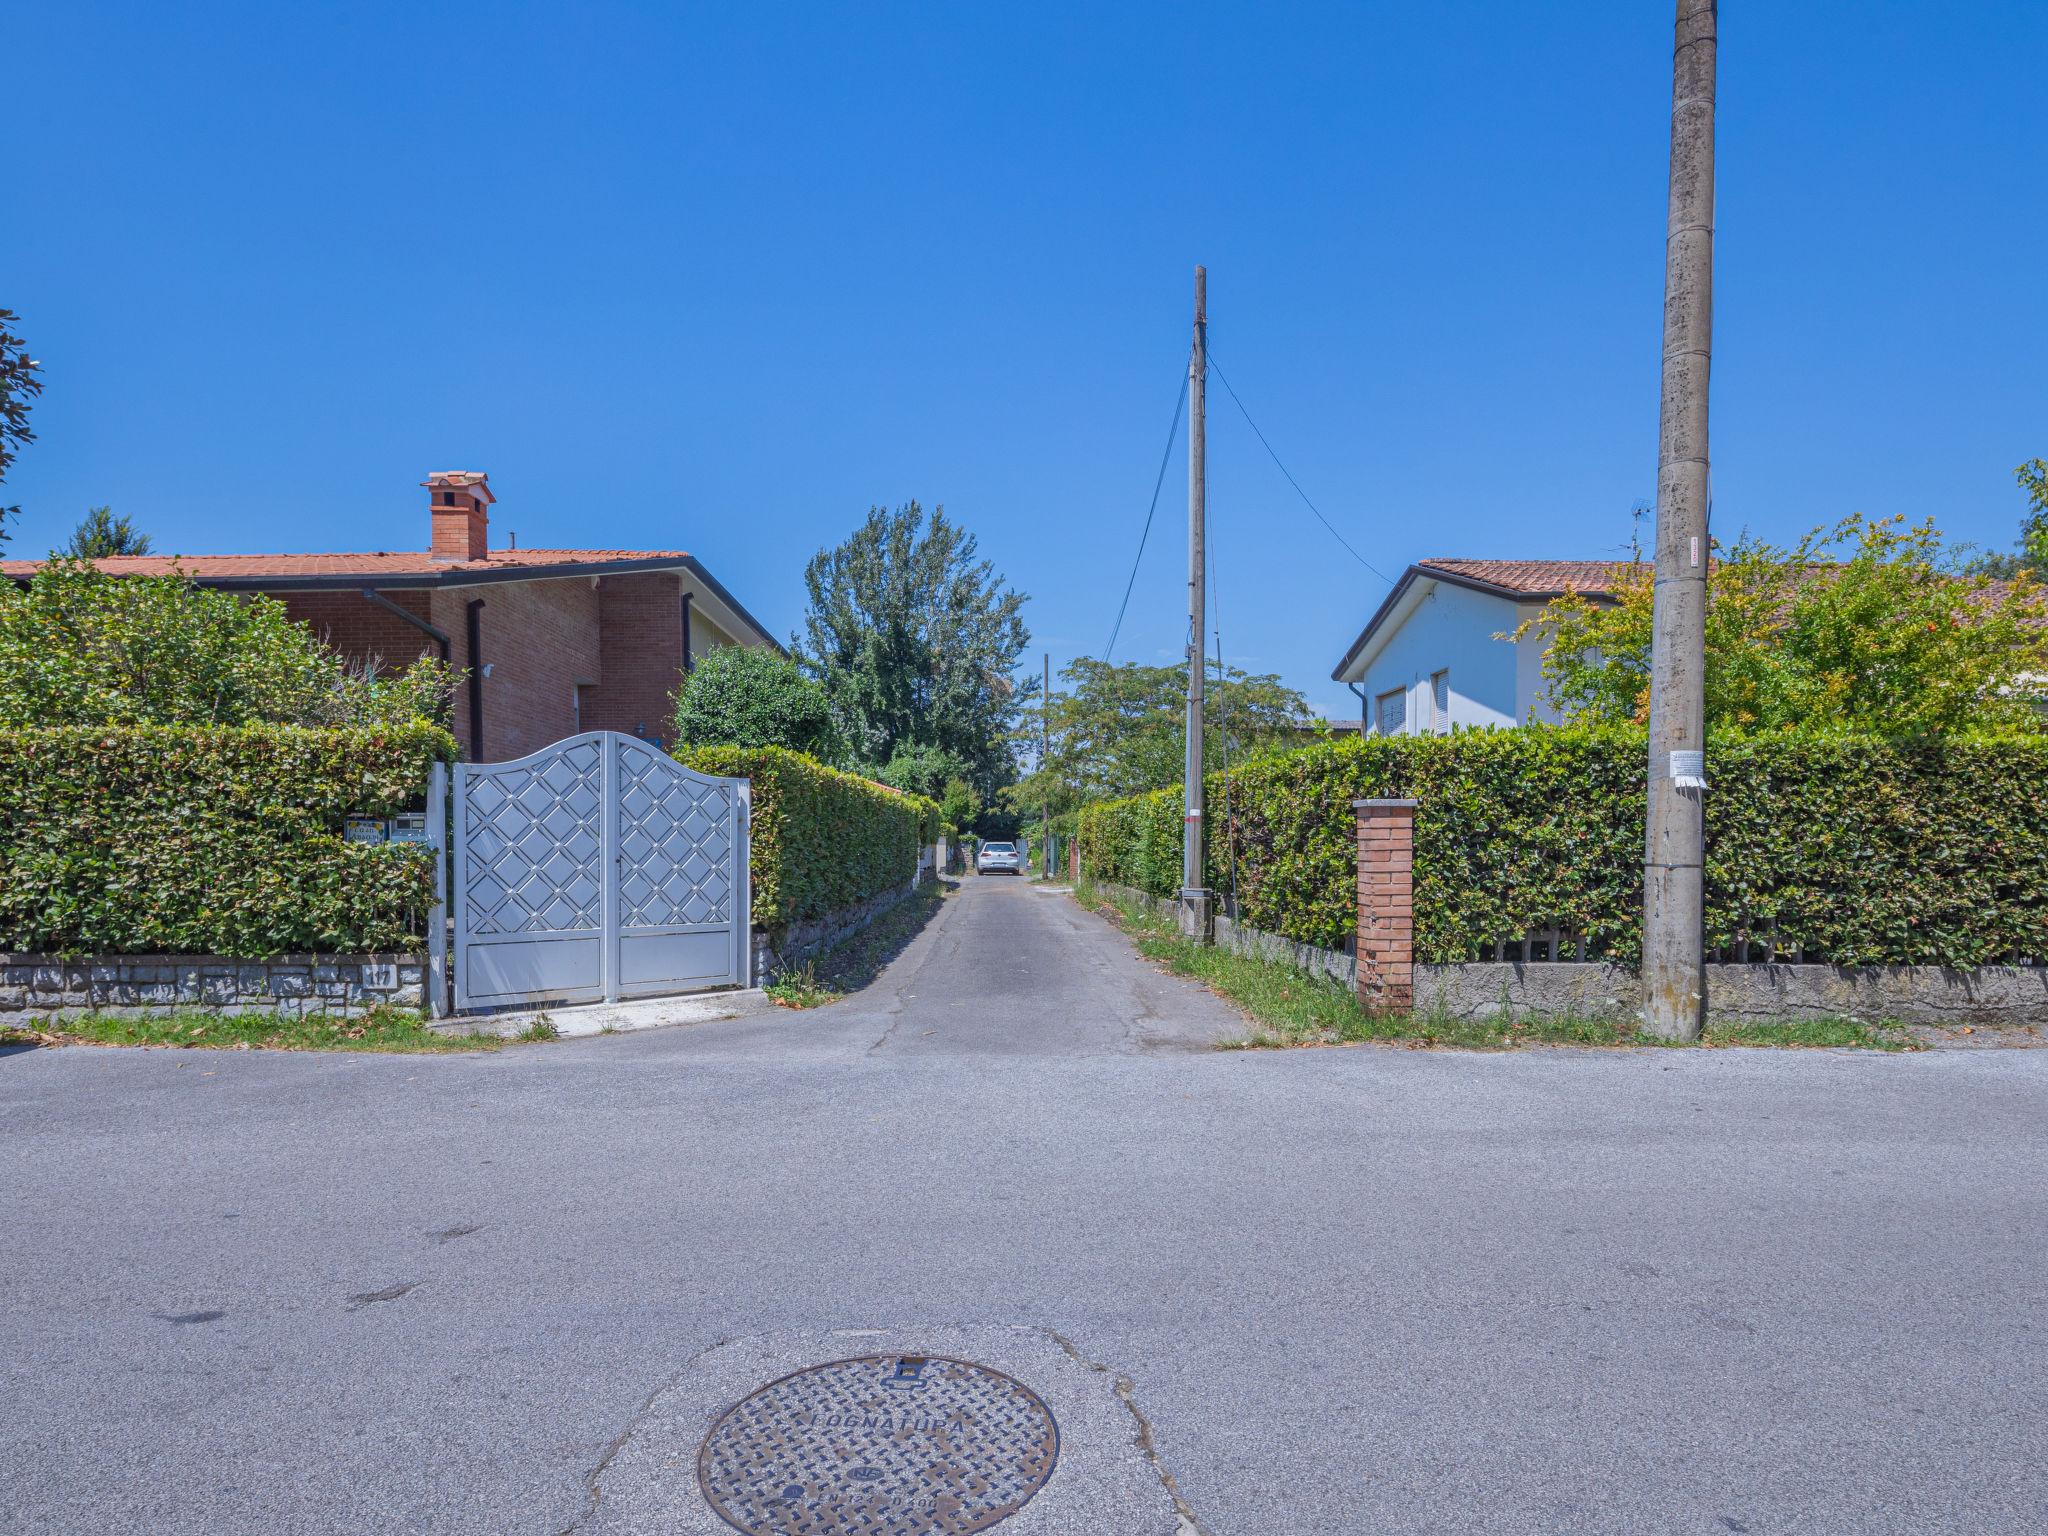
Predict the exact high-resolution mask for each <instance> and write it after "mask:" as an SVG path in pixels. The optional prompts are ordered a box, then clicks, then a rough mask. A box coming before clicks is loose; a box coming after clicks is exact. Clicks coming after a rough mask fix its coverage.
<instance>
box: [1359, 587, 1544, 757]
mask: <svg viewBox="0 0 2048 1536" xmlns="http://www.w3.org/2000/svg"><path fill="white" fill-rule="evenodd" d="M1528 611H1529V612H1531V613H1533V612H1535V611H1536V608H1535V607H1533V606H1531V607H1529V608H1528ZM1523 617H1524V614H1523V611H1522V608H1521V607H1518V606H1517V604H1516V603H1515V602H1514V601H1513V600H1512V599H1510V598H1505V597H1497V596H1495V595H1493V594H1492V593H1490V592H1474V591H1472V590H1471V589H1469V588H1467V587H1454V586H1451V585H1449V584H1448V583H1445V582H1432V583H1430V591H1429V593H1428V595H1427V596H1425V597H1424V598H1422V600H1421V601H1420V602H1419V603H1418V604H1417V605H1416V606H1415V609H1414V611H1413V612H1412V613H1410V614H1409V616H1408V617H1407V619H1406V620H1405V621H1403V622H1402V623H1401V624H1399V626H1398V627H1396V628H1395V630H1394V632H1393V633H1392V634H1391V635H1387V634H1382V635H1381V636H1380V637H1378V638H1379V639H1380V641H1381V644H1380V646H1379V650H1378V654H1377V655H1375V656H1374V657H1373V659H1372V661H1371V663H1370V664H1369V665H1368V666H1367V667H1366V669H1365V674H1364V676H1363V678H1362V679H1361V680H1360V681H1361V686H1363V687H1364V689H1365V703H1366V709H1367V710H1368V711H1369V712H1370V713H1369V714H1368V719H1369V720H1370V722H1371V724H1372V728H1373V729H1374V730H1378V728H1379V696H1380V695H1381V694H1382V693H1386V692H1388V691H1390V690H1392V689H1396V688H1400V689H1404V690H1405V691H1406V693H1407V696H1408V710H1407V720H1408V723H1407V727H1406V728H1407V731H1408V732H1409V733H1410V734H1415V733H1419V732H1424V731H1427V730H1429V728H1430V719H1431V715H1430V697H1429V679H1430V675H1431V674H1432V673H1434V672H1437V671H1440V670H1442V669H1444V668H1446V667H1448V668H1449V669H1450V674H1451V677H1450V694H1451V697H1450V724H1452V725H1454V726H1484V725H1501V726H1507V725H1520V724H1521V723H1522V722H1523V721H1524V720H1526V719H1527V718H1528V711H1529V708H1530V706H1531V705H1532V704H1533V702H1534V698H1535V695H1536V693H1537V692H1540V689H1541V683H1542V674H1541V670H1540V659H1541V656H1542V646H1541V644H1540V643H1538V644H1536V646H1535V649H1534V653H1533V655H1534V658H1535V660H1534V661H1533V662H1532V661H1531V660H1530V659H1529V658H1530V644H1531V642H1529V641H1524V642H1522V643H1521V644H1519V645H1518V644H1516V643H1514V642H1512V641H1508V640H1496V639H1495V638H1494V636H1496V635H1501V634H1508V633H1511V632H1512V631H1513V630H1514V628H1515V626H1516V625H1517V624H1519V623H1521V621H1522V618H1523ZM1532 665H1535V666H1536V667H1537V670H1536V672H1535V685H1534V687H1530V686H1529V684H1528V678H1527V675H1526V674H1527V673H1528V670H1529V668H1530V667H1531V666H1532Z"/></svg>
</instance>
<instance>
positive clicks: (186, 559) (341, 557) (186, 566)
mask: <svg viewBox="0 0 2048 1536" xmlns="http://www.w3.org/2000/svg"><path fill="white" fill-rule="evenodd" d="M686 558H688V557H687V556H686V555H685V554H684V552H683V551H681V550H679V549H494V550H492V551H491V556H490V558H489V559H488V560H436V559H434V557H433V556H431V555H429V554H428V553H427V552H426V551H425V550H422V549H406V550H371V551H368V552H366V553H362V554H301V555H113V556H109V557H108V558H107V559H104V560H101V561H98V562H96V563H97V564H98V566H99V568H100V569H101V570H103V571H105V572H107V573H108V574H109V575H114V576H167V575H169V574H170V573H171V572H172V571H179V572H182V573H183V574H185V575H187V576H190V577H192V578H193V579H195V580H198V581H205V580H208V579H226V578H240V579H243V580H249V579H260V578H264V577H274V578H276V579H277V580H279V581H289V580H291V579H292V578H294V577H329V578H332V577H336V576H366V577H377V576H431V575H436V574H439V573H441V572H444V571H445V572H458V571H460V572H471V571H513V570H531V571H535V572H541V571H545V570H546V569H547V567H549V566H552V565H609V564H613V563H623V562H627V561H636V560H682V559H686ZM43 564H44V562H43V561H41V560H0V576H10V577H14V576H33V575H34V574H35V573H36V572H37V571H39V570H41V569H42V568H43Z"/></svg>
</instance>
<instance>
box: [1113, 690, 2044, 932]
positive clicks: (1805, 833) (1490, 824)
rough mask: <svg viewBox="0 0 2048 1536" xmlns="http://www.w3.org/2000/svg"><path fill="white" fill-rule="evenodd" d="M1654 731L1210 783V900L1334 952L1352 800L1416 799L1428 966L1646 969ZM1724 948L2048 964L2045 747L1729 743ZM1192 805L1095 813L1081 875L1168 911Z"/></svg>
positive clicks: (1322, 753)
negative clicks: (1514, 963) (1520, 948)
mask: <svg viewBox="0 0 2048 1536" xmlns="http://www.w3.org/2000/svg"><path fill="white" fill-rule="evenodd" d="M1647 756H1648V754H1647V750H1646V744H1645V740H1644V737H1643V734H1642V732H1641V731H1639V730H1619V731H1580V730H1543V729H1526V730H1515V731H1472V732H1459V733H1457V734H1455V735H1450V736H1413V737H1392V738H1385V737H1381V738H1371V739H1367V740H1363V741H1361V740H1359V739H1357V738H1355V737H1353V738H1347V739H1346V740H1344V741H1341V742H1333V743H1329V744H1326V745H1320V746H1315V747H1309V748H1305V749H1304V750H1302V751H1299V752H1294V753H1290V754H1287V755H1285V756H1281V757H1271V758H1265V759H1261V760H1258V761H1255V762H1252V763H1249V764H1246V765H1244V766H1242V767H1239V768H1236V769H1234V771H1233V772H1232V774H1231V780H1230V785H1229V803H1228V822H1227V825H1228V827H1229V829H1230V832H1231V836H1230V837H1229V838H1228V839H1227V840H1226V839H1225V837H1224V836H1223V835H1222V829H1223V828H1224V827H1225V826H1226V820H1225V798H1224V795H1225V789H1224V784H1223V779H1222V776H1221V775H1220V774H1217V775H1212V776H1211V777H1210V778H1209V779H1208V780H1207V781H1206V789H1207V795H1208V801H1207V805H1208V811H1209V818H1210V820H1209V826H1210V845H1209V847H1208V849H1207V856H1208V857H1207V864H1208V876H1207V879H1208V883H1209V885H1210V886H1211V887H1212V888H1214V889H1227V888H1228V887H1229V885H1230V863H1231V861H1230V850H1231V848H1232V847H1234V849H1235V854H1236V888H1237V892H1238V898H1239V903H1240V910H1241V912H1242V914H1243V917H1244V919H1245V921H1246V922H1248V923H1250V924H1251V925H1252V926H1254V927H1258V928H1263V929H1267V930H1269V931H1272V932H1275V933H1282V934H1285V935H1287V936H1288V937H1289V938H1293V939H1297V940H1300V941H1301V942H1303V943H1307V944H1316V945H1321V946H1324V947H1328V948H1336V947H1338V946H1340V945H1341V944H1342V943H1343V941H1344V940H1345V939H1346V938H1347V937H1348V936H1349V935H1350V934H1351V932H1352V929H1353V924H1354V921H1355V918H1354V906H1355V902H1356V896H1355V889H1356V888H1355V879H1356V872H1355V868H1354V859H1355V856H1356V852H1355V850H1356V839H1355V835H1354V828H1355V820H1354V812H1353V811H1352V809H1351V801H1352V800H1354V799H1360V798H1367V797H1372V796H1403V797H1413V798H1415V799H1416V800H1418V801H1420V805H1419V807H1418V809H1417V812H1416V827H1415V840H1416V848H1415V885H1416V890H1415V939H1416V957H1417V958H1418V959H1420V960H1424V961H1432V962H1457V961H1461V960H1468V959H1472V958H1475V957H1480V956H1484V955H1488V954H1490V953H1491V952H1492V946H1493V945H1494V944H1496V943H1499V942H1503V941H1508V942H1513V941H1517V940H1519V939H1521V938H1522V937H1523V936H1525V935H1528V934H1533V933H1539V932H1541V931H1543V930H1544V929H1546V928H1549V927H1552V926H1555V927H1557V928H1559V929H1561V930H1563V931H1564V932H1566V933H1571V934H1577V935H1583V936H1584V938H1585V940H1586V946H1587V953H1588V955H1589V957H1597V958H1605V959H1613V960H1617V961H1620V962H1622V963H1624V964H1629V965H1633V964H1635V963H1636V962H1637V960H1638V959H1639V958H1640V956H1641V946H1642V931H1641V926H1642V859H1643V817H1644V781H1645V770H1646V761H1647ZM1707 777H1708V779H1709V781H1710V783H1711V785H1712V787H1711V788H1710V789H1709V790H1708V791H1707V801H1706V804H1707V893H1706V921H1707V941H1708V944H1709V946H1710V947H1711V948H1713V949H1715V950H1720V949H1722V948H1723V947H1732V946H1734V945H1735V944H1736V943H1737V942H1738V941H1740V940H1744V939H1747V940H1748V941H1749V942H1750V945H1751V948H1750V952H1749V957H1750V958H1753V959H1754V958H1761V948H1762V946H1763V945H1764V943H1765V942H1767V941H1768V942H1771V943H1774V945H1775V949H1776V952H1777V953H1780V954H1785V955H1790V954H1793V953H1795V952H1796V953H1799V954H1801V955H1803V957H1804V958H1805V959H1808V960H1828V961H1833V962H1835V963H1838V964H1845V965H1847V964H1882V963H1913V964H1923V965H1924V964H1944V965H1957V966H1971V965H1983V964H1992V963H1997V962H2000V961H2005V960H2010V959H2013V958H2015V957H2018V958H2022V959H2027V960H2033V961H2044V960H2048V741H2043V740H2042V739H2040V738H2036V737H2013V738H2004V737H1999V738H1972V737H1961V738H1945V739H1930V740H1917V741H1901V742H1879V741H1854V740H1842V739H1839V738H1835V739H1826V740H1822V739H1813V738H1806V737H1797V736H1757V737H1737V738H1731V739H1725V740H1717V741H1715V742H1714V743H1713V744H1712V746H1711V750H1710V751H1709V753H1708V756H1707ZM1180 819H1181V802H1180V790H1179V788H1178V787H1175V788H1174V789H1171V790H1166V791H1161V792H1159V793H1157V794H1152V795H1143V796H1139V797H1137V798H1135V799H1132V800H1123V801H1115V802H1111V803H1108V804H1104V805H1097V806H1092V807H1089V808H1088V809H1087V810H1086V811H1085V812H1084V813H1083V817H1082V827H1081V848H1082V863H1083V868H1084V869H1085V870H1086V871H1087V872H1088V873H1089V874H1090V875H1092V876H1093V877H1095V878H1097V879H1102V880H1109V881H1114V882H1116V883H1118V884H1123V885H1130V886H1135V887H1137V888H1138V889H1140V890H1145V891H1150V892H1152V893H1153V894H1155V895H1161V896H1164V895H1169V894H1171V893H1172V891H1173V890H1174V888H1175V887H1176V886H1178V884H1179V883H1180Z"/></svg>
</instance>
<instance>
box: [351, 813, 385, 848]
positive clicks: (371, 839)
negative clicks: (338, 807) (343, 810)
mask: <svg viewBox="0 0 2048 1536" xmlns="http://www.w3.org/2000/svg"><path fill="white" fill-rule="evenodd" d="M384 832H385V829H384V818H383V817H382V816H351V817H349V818H348V819H347V820H345V821H343V822H342V824H341V840H342V841H343V842H345V843H381V842H383V841H384Z"/></svg>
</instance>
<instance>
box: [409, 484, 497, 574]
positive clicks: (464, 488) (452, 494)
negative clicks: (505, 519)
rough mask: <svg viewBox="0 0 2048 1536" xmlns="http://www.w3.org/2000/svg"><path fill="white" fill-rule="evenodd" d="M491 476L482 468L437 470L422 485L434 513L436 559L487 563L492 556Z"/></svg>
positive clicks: (493, 497) (433, 547) (433, 550)
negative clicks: (489, 535)
mask: <svg viewBox="0 0 2048 1536" xmlns="http://www.w3.org/2000/svg"><path fill="white" fill-rule="evenodd" d="M489 482H490V477H489V476H488V475H486V474H485V473H484V472H483V471H482V470H480V469H437V470H435V471H433V472H432V473H431V474H429V475H428V476H427V478H426V479H425V480H423V481H421V482H420V483H421V484H422V485H424V486H425V487H426V488H427V501H428V504H429V508H430V510H431V511H432V513H433V520H434V542H433V544H432V545H431V546H430V547H431V549H432V552H433V556H434V558H435V559H436V560H488V559H489V558H490V557H491V551H490V542H489V539H488V534H489V532H490V524H491V517H490V512H489V510H488V508H489V507H490V505H491V503H492V502H494V501H496V500H497V499H498V498H497V497H495V496H493V495H492V494H491V487H490V483H489Z"/></svg>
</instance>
